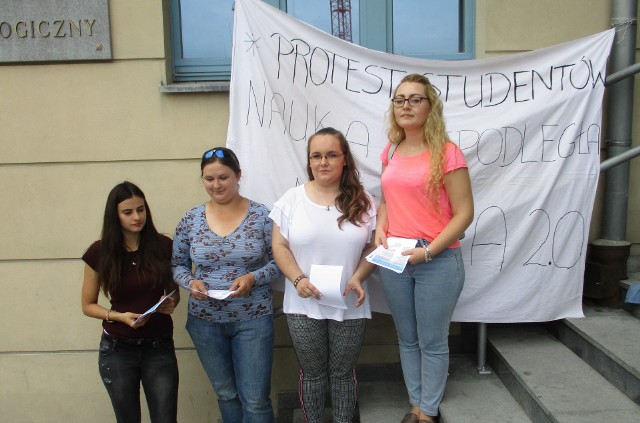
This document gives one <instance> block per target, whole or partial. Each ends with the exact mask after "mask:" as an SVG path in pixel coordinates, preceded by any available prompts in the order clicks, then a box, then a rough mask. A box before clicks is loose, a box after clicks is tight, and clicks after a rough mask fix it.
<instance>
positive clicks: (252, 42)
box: [244, 33, 260, 56]
mask: <svg viewBox="0 0 640 423" xmlns="http://www.w3.org/2000/svg"><path fill="white" fill-rule="evenodd" d="M245 35H246V36H247V37H248V38H249V39H248V40H245V41H244V42H245V43H249V48H247V49H246V50H245V52H247V51H249V50H251V55H252V56H253V55H255V53H256V50H257V49H259V48H260V47H259V46H258V41H259V40H260V38H259V37H258V38H253V34H249V33H245Z"/></svg>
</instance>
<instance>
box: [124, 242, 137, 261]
mask: <svg viewBox="0 0 640 423" xmlns="http://www.w3.org/2000/svg"><path fill="white" fill-rule="evenodd" d="M124 249H125V251H126V253H127V254H129V256H130V260H131V264H132V265H133V266H135V265H137V263H136V261H137V257H138V248H137V246H136V249H135V250H134V249H132V248H131V247H129V246H128V245H127V243H125V244H124Z"/></svg>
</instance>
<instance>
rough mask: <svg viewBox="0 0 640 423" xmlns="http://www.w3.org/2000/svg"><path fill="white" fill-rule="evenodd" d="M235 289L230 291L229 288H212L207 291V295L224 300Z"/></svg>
mask: <svg viewBox="0 0 640 423" xmlns="http://www.w3.org/2000/svg"><path fill="white" fill-rule="evenodd" d="M234 292H235V291H229V290H228V289H210V290H208V291H207V295H208V296H209V297H211V298H215V299H216V300H224V299H225V298H227V297H228V296H229V295H231V294H233V293H234Z"/></svg>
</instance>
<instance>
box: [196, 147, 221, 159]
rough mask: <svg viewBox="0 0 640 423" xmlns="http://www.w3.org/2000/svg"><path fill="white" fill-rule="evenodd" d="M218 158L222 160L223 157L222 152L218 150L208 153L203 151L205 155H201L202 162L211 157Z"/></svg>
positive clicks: (213, 149) (214, 149)
mask: <svg viewBox="0 0 640 423" xmlns="http://www.w3.org/2000/svg"><path fill="white" fill-rule="evenodd" d="M214 155H215V156H216V157H219V158H221V159H223V158H224V157H225V155H224V151H223V150H222V149H220V148H212V149H211V150H209V151H205V153H204V154H203V155H202V158H203V159H204V160H209V159H210V158H212V157H213V156H214Z"/></svg>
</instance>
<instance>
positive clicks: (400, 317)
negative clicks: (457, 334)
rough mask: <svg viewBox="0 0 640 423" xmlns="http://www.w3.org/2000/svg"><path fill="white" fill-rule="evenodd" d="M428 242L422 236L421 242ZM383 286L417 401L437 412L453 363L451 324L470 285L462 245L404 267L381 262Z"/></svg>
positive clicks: (411, 397) (409, 387)
mask: <svg viewBox="0 0 640 423" xmlns="http://www.w3.org/2000/svg"><path fill="white" fill-rule="evenodd" d="M425 245H428V242H427V241H425V240H419V241H418V246H425ZM380 276H381V279H382V287H383V290H384V294H385V298H386V300H387V304H388V305H389V309H390V310H391V315H392V316H393V321H394V323H395V327H396V332H397V335H398V344H399V346H400V362H401V364H402V372H403V375H404V380H405V384H406V386H407V391H408V393H409V401H410V402H411V405H412V406H416V407H420V409H421V410H422V411H423V412H424V413H425V414H427V415H430V416H437V415H438V407H439V405H440V401H441V400H442V395H443V393H444V387H445V384H446V381H447V372H448V368H449V340H448V337H449V325H450V323H451V316H452V315H453V310H454V308H455V306H456V303H457V302H458V298H459V297H460V293H461V292H462V287H463V285H464V265H463V262H462V254H461V252H460V248H448V249H445V250H443V251H442V252H440V253H439V254H438V255H437V256H434V257H433V260H431V261H430V262H423V263H418V264H415V265H412V264H408V263H407V266H406V267H405V269H404V271H403V272H402V273H396V272H394V271H392V270H389V269H384V268H380Z"/></svg>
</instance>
